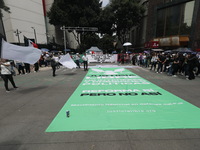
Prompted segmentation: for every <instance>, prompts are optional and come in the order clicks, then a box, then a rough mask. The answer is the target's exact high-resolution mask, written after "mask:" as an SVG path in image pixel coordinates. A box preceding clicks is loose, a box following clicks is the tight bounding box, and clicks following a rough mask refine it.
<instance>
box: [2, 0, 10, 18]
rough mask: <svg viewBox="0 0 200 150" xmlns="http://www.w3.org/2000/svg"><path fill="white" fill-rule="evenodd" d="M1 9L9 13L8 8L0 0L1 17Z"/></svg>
mask: <svg viewBox="0 0 200 150" xmlns="http://www.w3.org/2000/svg"><path fill="white" fill-rule="evenodd" d="M2 9H3V10H4V11H6V12H8V13H10V8H9V7H7V6H6V5H5V3H4V1H3V0H0V18H1V17H3V14H2Z"/></svg>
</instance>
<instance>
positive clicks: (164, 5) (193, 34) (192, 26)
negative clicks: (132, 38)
mask: <svg viewBox="0 0 200 150" xmlns="http://www.w3.org/2000/svg"><path fill="white" fill-rule="evenodd" d="M199 13H200V1H199V0H149V7H148V21H147V28H146V33H147V34H146V35H147V36H146V42H151V41H157V42H159V47H160V48H163V49H173V48H177V47H189V48H192V49H193V50H194V51H195V50H197V49H199V48H200V36H199V35H200V21H199V20H200V15H199Z"/></svg>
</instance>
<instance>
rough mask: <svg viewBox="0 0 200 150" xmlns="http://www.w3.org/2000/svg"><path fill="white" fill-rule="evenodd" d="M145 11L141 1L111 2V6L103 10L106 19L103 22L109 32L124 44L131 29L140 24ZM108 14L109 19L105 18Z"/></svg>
mask: <svg viewBox="0 0 200 150" xmlns="http://www.w3.org/2000/svg"><path fill="white" fill-rule="evenodd" d="M144 11H145V9H144V8H143V6H142V5H140V4H139V0H111V1H110V5H109V6H108V7H106V8H105V9H104V10H103V12H102V16H103V17H104V19H101V20H103V21H102V23H104V26H105V27H106V26H107V27H108V28H109V29H107V30H111V31H113V32H115V33H116V34H117V36H118V39H119V40H120V41H121V42H122V43H123V42H125V40H126V39H125V35H126V34H127V33H128V32H129V31H130V29H131V28H132V27H134V26H137V25H139V24H140V21H141V19H142V16H143V13H144ZM106 14H107V17H105V15H106ZM102 31H106V30H102ZM107 33H108V34H110V33H109V32H107Z"/></svg>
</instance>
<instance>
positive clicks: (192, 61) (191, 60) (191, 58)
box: [188, 54, 198, 80]
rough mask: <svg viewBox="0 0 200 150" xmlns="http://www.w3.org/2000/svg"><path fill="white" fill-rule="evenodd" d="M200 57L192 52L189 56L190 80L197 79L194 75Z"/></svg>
mask: <svg viewBox="0 0 200 150" xmlns="http://www.w3.org/2000/svg"><path fill="white" fill-rule="evenodd" d="M197 62H198V59H197V57H196V55H195V54H190V55H189V57H188V73H189V77H188V79H189V80H193V79H195V75H194V68H195V67H196V66H197Z"/></svg>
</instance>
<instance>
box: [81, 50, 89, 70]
mask: <svg viewBox="0 0 200 150" xmlns="http://www.w3.org/2000/svg"><path fill="white" fill-rule="evenodd" d="M82 59H83V65H84V71H87V70H88V57H87V56H86V53H85V54H84V55H83V56H82Z"/></svg>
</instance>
